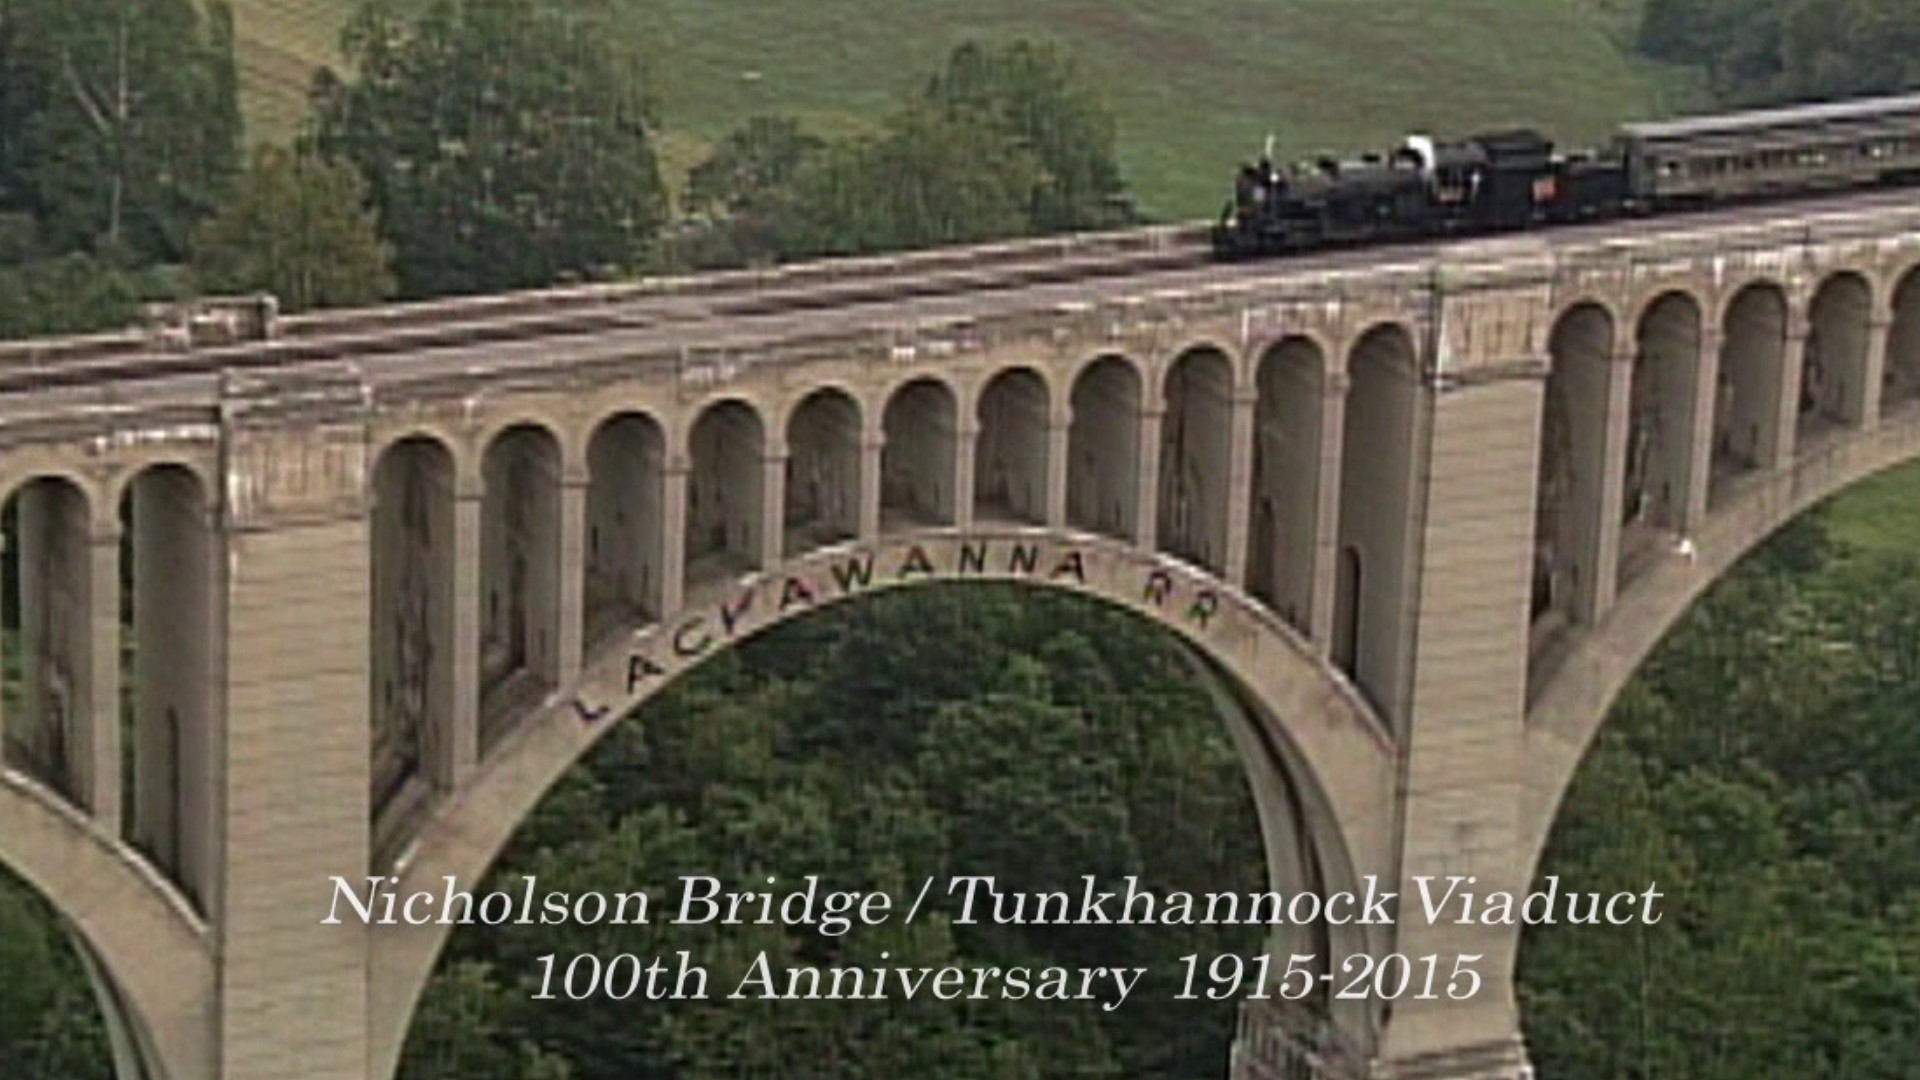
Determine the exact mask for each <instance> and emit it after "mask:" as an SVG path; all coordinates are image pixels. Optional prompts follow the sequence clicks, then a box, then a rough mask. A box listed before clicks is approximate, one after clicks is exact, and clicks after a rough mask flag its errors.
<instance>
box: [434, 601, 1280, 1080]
mask: <svg viewBox="0 0 1920 1080" xmlns="http://www.w3.org/2000/svg"><path fill="white" fill-rule="evenodd" d="M1086 873H1091V874H1099V875H1101V876H1102V877H1103V878H1106V879H1109V880H1111V879H1112V878H1114V877H1116V876H1118V875H1124V874H1133V873H1138V874H1142V875H1144V878H1143V880H1144V881H1145V882H1147V883H1150V884H1152V885H1154V886H1156V887H1158V888H1162V889H1169V888H1170V889H1188V890H1196V891H1207V890H1227V889H1231V890H1237V891H1243V892H1244V891H1252V890H1258V889H1260V888H1263V887H1264V882H1265V871H1264V858H1263V855H1262V847H1261V843H1260V836H1259V830H1258V825H1257V822H1256V821H1255V818H1254V814H1253V805H1252V800H1251V798H1250V796H1249V794H1248V789H1247V786H1246V781H1245V778H1244V774H1243V773H1242V771H1241V766H1240V764H1239V761H1238V758H1237V757H1236V756H1235V754H1234V750H1233V747H1232V744H1231V743H1230V741H1229V740H1228V737H1227V735H1226V732H1225V731H1224V730H1223V729H1222V728H1221V726H1220V722H1219V721H1218V720H1217V719H1216V718H1215V715H1214V712H1213V708H1212V704H1211V701H1210V699H1209V698H1208V697H1207V696H1206V695H1205V693H1204V691H1203V690H1202V689H1201V688H1200V687H1199V686H1197V685H1195V684H1194V682H1193V679H1192V674H1191V669H1190V668H1189V667H1188V663H1187V661H1186V660H1185V659H1183V656H1182V654H1180V653H1178V652H1176V651H1175V650H1174V648H1173V646H1172V644H1171V641H1170V639H1169V638H1167V637H1166V636H1165V635H1164V633H1163V632H1162V631H1159V630H1158V629H1157V628H1155V627H1152V626H1151V625H1150V624H1146V623H1144V622H1142V621H1140V620H1138V619H1137V618H1136V617H1134V616H1130V615H1125V614H1122V613H1119V612H1117V611H1113V610H1110V609H1107V608H1104V607H1101V606H1098V605H1094V604H1091V603H1089V602H1086V601H1075V600H1071V599H1068V598H1063V597H1059V596H1052V595H1034V594H1031V593H1026V592H1020V591H1015V590H1013V589H1011V588H1007V589H1004V590H1003V589H999V588H991V587H971V588H962V589H944V590H928V591H918V592H914V593H908V594H900V595H893V596H886V597H881V598H876V599H874V600H872V601H871V602H865V603H862V604H860V605H858V606H857V607H853V608H850V609H840V610H836V611H834V612H831V613H823V614H821V615H817V616H813V617H811V618H808V619H806V620H804V621H802V622H800V623H797V624H793V625H789V626H786V627H782V628H780V629H777V630H775V631H772V632H770V633H769V634H768V635H767V636H766V637H765V638H763V639H761V640H759V641H756V642H754V643H751V644H749V645H748V646H746V647H745V648H743V649H741V650H738V651H736V652H733V653H729V654H726V655H724V656H722V657H720V658H716V659H715V660H713V661H711V662H710V664H709V666H708V667H706V668H703V669H702V670H701V671H700V672H698V673H697V674H695V675H694V676H693V677H692V678H691V679H690V680H688V681H687V682H685V683H683V684H681V685H679V686H677V687H676V688H675V689H674V690H673V691H672V692H671V693H670V695H669V696H668V697H667V698H665V699H663V700H660V701H658V702H657V703H655V704H652V705H649V706H648V707H647V709H646V710H644V711H643V713H642V714H641V716H640V717H639V718H638V719H637V720H635V721H633V722H630V723H628V724H626V725H624V726H622V727H620V728H619V729H617V730H616V731H614V732H613V733H611V734H610V735H608V736H607V741H606V742H605V743H604V744H602V746H601V747H600V748H599V749H597V750H596V752H595V753H594V754H593V755H592V756H591V757H590V758H589V759H588V761H587V762H585V763H584V764H583V765H582V766H580V767H579V768H577V769H576V770H574V771H573V772H572V773H570V774H569V776H568V777H567V778H566V779H565V780H564V781H563V782H562V784H561V786H560V787H559V788H558V789H557V790H556V792H555V793H554V794H552V795H551V796H549V798H548V799H547V800H546V801H545V802H544V803H543V804H542V805H541V809H540V810H539V812H538V813H537V814H536V815H535V816H534V817H533V818H532V819H531V820H530V821H529V822H528V823H527V825H526V826H525V827H524V828H523V830H522V832H521V833H520V835H519V836H518V838H517V839H516V841H515V843H514V845H513V847H512V849H511V850H510V852H509V853H508V854H507V855H506V856H505V857H504V859H503V861H502V863H501V865H500V866H499V867H498V869H497V870H496V871H495V874H494V881H493V884H492V885H491V886H490V887H498V888H510V887H516V886H518V885H519V876H520V875H522V874H534V875H536V876H537V878H538V880H539V883H540V888H541V889H542V890H547V889H560V890H563V891H566V890H572V891H577V890H584V889H602V890H606V889H617V888H629V889H630V888H642V887H644V888H645V889H646V890H647V891H648V893H649V894H650V895H652V896H654V897H655V898H656V902H658V903H660V904H661V907H660V908H659V910H662V911H671V910H672V909H673V907H674V906H675V905H676V904H677V903H678V899H677V898H678V895H679V891H678V887H677V886H676V885H675V884H674V882H675V878H676V876H677V875H681V874H713V875H716V876H719V877H721V878H722V879H723V880H725V881H727V882H728V884H729V885H731V886H733V887H740V888H750V887H753V886H754V885H756V884H759V883H762V882H764V881H765V880H766V876H767V875H777V876H778V877H780V878H781V879H782V880H783V881H789V882H797V881H798V880H799V879H800V878H801V877H802V876H803V875H806V874H819V875H822V878H823V883H824V884H827V885H831V886H833V887H836V888H851V889H861V890H869V889H885V890H887V891H888V892H890V893H891V894H892V895H894V896H896V897H900V896H902V894H903V893H905V894H906V895H905V896H904V897H903V899H902V900H901V902H902V903H903V904H904V903H905V901H906V900H909V899H911V884H912V883H916V882H919V881H920V880H922V879H924V878H925V877H926V876H928V875H932V876H935V877H939V878H945V877H949V876H951V875H956V874H992V875H994V876H995V877H996V878H997V879H998V881H999V883H1000V885H1001V887H1003V888H1014V889H1033V890H1049V889H1070V888H1072V887H1074V886H1075V885H1076V884H1077V883H1078V880H1079V875H1081V874H1086ZM667 898H672V900H671V902H667ZM935 906H936V901H935V900H934V899H933V898H930V899H929V901H928V908H927V910H928V911H932V910H934V908H935ZM940 906H941V907H942V910H944V911H949V912H950V911H951V910H952V909H951V907H949V906H947V905H946V904H944V903H942V904H941V905H940ZM663 921H664V920H661V919H658V918H656V920H655V923H656V925H651V926H644V927H633V926H629V927H610V926H602V927H599V928H593V927H579V926H572V925H569V926H567V927H564V928H554V930H555V932H552V933H546V932H531V931H530V932H512V933H500V932H495V931H491V930H488V929H486V928H476V929H474V930H461V931H458V932H457V933H456V934H455V937H454V939H453V942H452V944H451V945H450V948H449V954H448V956H447V957H446V959H445V960H444V961H443V964H442V968H441V970H440V972H439V974H438V975H437V976H436V978H435V981H434V983H433V986H432V987H431V988H430V989H429V991H428V993H427V996H426V998H425V1003H424V1005H423V1007H422V1013H421V1015H420V1017H419V1019H418V1020H417V1022H416V1025H415V1028H414V1030H413V1034H412V1038H411V1041H410V1042H409V1045H408V1049H407V1056H406V1065H405V1068H404V1069H403V1075H404V1076H407V1077H409V1078H413V1080H427V1078H445V1080H453V1078H455V1077H459V1078H461V1080H475V1078H479V1077H489V1076H499V1077H521V1076H525V1077H529V1078H531V1077H535V1076H554V1075H561V1074H560V1073H557V1072H554V1071H552V1070H554V1068H555V1066H556V1063H557V1061H564V1063H565V1064H566V1066H567V1069H566V1071H565V1073H564V1075H567V1076H570V1077H573V1078H575V1080H601V1078H604V1080H616V1078H617V1080H652V1078H663V1080H664V1078H674V1080H683V1078H695V1077H699V1078H709V1077H710V1078H716V1080H717V1078H720V1077H743V1076H744V1077H774V1076H779V1077H821V1078H823V1080H824V1078H827V1077H871V1078H874V1080H882V1078H889V1080H890V1078H895V1077H902V1076H927V1077H949V1078H952V1080H974V1078H978V1077H983V1076H993V1077H1007V1078H1015V1080H1017V1078H1023V1077H1025V1078H1033V1080H1040V1078H1055V1077H1060V1078H1064V1077H1076V1078H1082V1077H1113V1078H1120V1077H1144V1076H1162V1077H1169V1078H1173V1077H1179V1078H1187V1077H1198V1076H1219V1075H1223V1074H1224V1071H1225V1067H1226V1051H1227V1046H1228V1043H1229V1041H1230V1033H1231V1025H1232V1023H1233V1021H1234V1016H1235V1014H1234V1009H1233V1004H1232V1003H1231V1002H1226V1003H1221V1002H1205V1001H1196V1002H1174V1001H1172V1000H1171V999H1172V998H1173V996H1174V994H1175V993H1177V990H1178V984H1177V982H1176V981H1175V980H1176V978H1177V964H1176V960H1177V958H1178V957H1179V956H1181V955H1184V954H1186V953H1189V952H1195V951H1199V952H1206V953H1208V954H1212V953H1215V952H1219V951H1233V950H1240V951H1247V950H1251V949H1253V948H1255V947H1256V946H1257V945H1258V943H1259V940H1260V934H1259V931H1258V930H1257V929H1252V930H1249V929H1247V928H1201V927H1195V928H1191V929H1181V928H1177V927H1175V928H1169V927H1113V928H1110V932H1109V929H1108V928H1094V929H1085V928H1074V927H1054V928H1021V929H1018V930H1012V929H1006V928H993V927H987V926H981V925H964V926H963V925H954V924H952V923H950V922H949V921H948V920H947V919H946V918H944V917H943V918H938V919H928V918H927V917H926V913H924V912H923V914H922V917H921V919H919V920H918V921H916V922H915V923H914V924H913V925H912V926H911V927H903V926H901V925H899V924H898V920H896V921H895V922H893V923H889V924H888V925H886V926H883V927H879V928H873V929H862V930H855V931H854V932H853V933H851V934H848V935H847V936H845V937H843V938H828V937H823V936H822V935H820V934H819V933H818V932H816V931H809V930H806V929H795V930H782V929H780V928H763V927H719V928H715V927H685V926H669V925H660V923H662V922H663ZM682 949H685V950H687V951H689V952H690V953H691V954H692V955H693V957H694V958H695V961H696V962H701V963H705V964H707V965H708V966H709V967H710V973H711V979H712V982H711V984H710V990H709V993H710V996H711V997H713V998H724V995H725V993H727V992H730V991H731V990H732V989H733V987H734V986H735V985H737V984H738V982H739V980H740V978H741V975H742V973H743V971H744V965H745V964H746V963H747V961H748V960H750V959H751V957H752V956H753V955H755V954H756V953H758V952H759V951H761V950H768V951H769V954H770V955H771V956H772V957H773V958H774V960H775V963H776V967H777V965H779V964H783V963H786V962H795V963H811V964H823V965H831V964H852V965H868V966H870V965H873V964H878V963H882V961H881V960H880V959H879V958H880V954H881V953H882V952H883V951H884V952H887V953H889V954H890V959H889V960H888V961H886V962H888V963H903V964H907V965H909V966H920V965H923V964H924V965H932V966H943V965H946V964H951V963H964V964H969V965H998V966H1007V965H1030V966H1034V967H1042V966H1046V965H1049V964H1061V965H1066V966H1083V965H1114V964H1118V965H1141V966H1151V967H1152V968H1154V972H1153V974H1151V975H1149V976H1148V977H1147V981H1143V983H1142V985H1141V986H1139V987H1137V988H1136V989H1135V990H1134V992H1133V995H1132V996H1131V997H1130V999H1129V1001H1128V1004H1127V1005H1126V1006H1125V1007H1123V1008H1121V1009H1119V1010H1115V1011H1113V1012H1102V1011H1101V1010H1100V1009H1099V1007H1098V1006H1097V1005H1095V1004H1087V1003H1064V1004H1055V1003H1041V1002H1035V1001H1019V1002H998V1001H986V1002H936V1001H930V1000H928V999H926V998H924V997H923V998H920V999H918V1000H915V1001H912V1002H903V1001H898V1000H896V1001H888V1002H827V1001H821V1002H758V1001H726V1000H711V1001H705V1002H670V1003H669V1002H650V1003H647V1004H646V1005H645V1006H644V1007H636V1006H635V1004H634V1003H631V1002H630V1003H626V1004H620V1003H614V1002H608V1001H604V1000H602V1001H597V1002H569V1001H557V1002H541V1001H532V1000H529V995H530V993H531V987H532V986H534V985H535V979H536V977H537V965H536V963H535V958H536V957H537V956H539V955H541V954H544V953H547V952H553V951H558V952H560V953H562V954H563V955H571V954H573V953H576V952H582V951H598V952H600V953H602V954H603V955H607V956H612V955H614V954H617V953H620V952H631V953H636V954H638V955H641V956H643V957H651V956H654V955H662V956H666V957H669V958H671V957H672V956H673V955H674V954H675V953H676V952H677V951H679V950H682ZM542 1054H544V1055H545V1056H544V1057H542V1056H541V1055H542ZM543 1069H544V1070H547V1071H545V1072H542V1071H541V1070H543Z"/></svg>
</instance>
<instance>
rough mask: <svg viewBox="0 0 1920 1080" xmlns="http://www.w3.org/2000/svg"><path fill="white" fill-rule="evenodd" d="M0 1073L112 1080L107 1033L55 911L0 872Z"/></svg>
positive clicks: (12, 1077) (43, 1079) (23, 1078)
mask: <svg viewBox="0 0 1920 1080" xmlns="http://www.w3.org/2000/svg"><path fill="white" fill-rule="evenodd" d="M0 971H3V972H5V973H6V978H4V979H0V1072H3V1073H4V1075H5V1076H6V1077H7V1080H112V1077H113V1067H112V1058H111V1057H110V1056H109V1052H108V1049H107V1032H106V1027H105V1026H104V1025H103V1024H101V1022H100V1011H99V1008H98V1006H97V1005H96V1004H95V1002H94V997H93V990H92V988H91V987H89V986H88V984H87V977H86V974H85V973H84V972H83V971H81V969H80V958H79V956H78V955H76V954H75V953H74V951H73V947H72V945H71V943H70V942H69V941H68V939H67V936H66V934H65V933H64V932H63V931H62V930H61V929H60V926H59V924H58V922H57V921H56V920H55V918H54V914H53V911H52V910H51V909H50V908H48V907H47V906H46V904H45V902H43V901H42V900H41V899H40V897H39V896H38V895H36V894H35V893H34V892H32V891H31V890H29V889H28V888H27V887H26V886H25V885H22V884H20V883H19V882H18V881H17V880H16V879H15V878H13V877H11V876H9V875H7V874H6V873H4V872H0Z"/></svg>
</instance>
